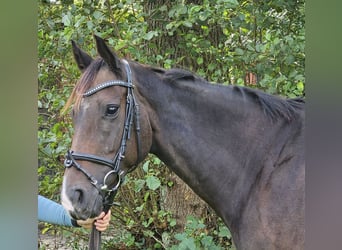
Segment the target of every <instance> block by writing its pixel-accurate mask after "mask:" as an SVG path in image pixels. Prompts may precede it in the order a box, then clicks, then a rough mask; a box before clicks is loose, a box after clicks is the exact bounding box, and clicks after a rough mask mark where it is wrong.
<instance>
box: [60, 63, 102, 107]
mask: <svg viewBox="0 0 342 250" xmlns="http://www.w3.org/2000/svg"><path fill="white" fill-rule="evenodd" d="M104 65H105V61H104V60H103V59H102V58H100V57H99V58H96V59H95V60H93V62H92V63H91V64H90V65H89V66H88V67H87V69H86V70H85V71H84V72H83V74H82V75H81V77H80V79H79V80H78V81H77V83H76V85H75V87H74V89H73V90H72V93H71V95H70V97H69V99H68V101H67V103H66V105H65V107H64V110H66V109H68V108H69V107H70V106H71V105H72V104H73V105H74V106H73V108H74V110H75V111H77V110H78V109H79V107H80V104H81V100H82V97H83V93H85V92H86V91H87V90H88V89H89V88H90V87H91V85H92V84H93V82H94V80H95V78H96V76H97V74H98V73H99V71H100V69H101V68H102V67H103V66H104Z"/></svg>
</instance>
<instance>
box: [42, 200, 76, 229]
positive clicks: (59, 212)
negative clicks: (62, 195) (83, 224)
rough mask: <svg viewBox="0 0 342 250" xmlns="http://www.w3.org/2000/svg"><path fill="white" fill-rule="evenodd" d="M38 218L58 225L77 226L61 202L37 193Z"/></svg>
mask: <svg viewBox="0 0 342 250" xmlns="http://www.w3.org/2000/svg"><path fill="white" fill-rule="evenodd" d="M38 220H39V221H44V222H48V223H51V224H56V225H60V226H70V227H79V225H78V224H77V222H76V221H75V220H73V219H72V218H71V217H70V216H69V214H68V213H67V211H66V210H65V209H64V207H63V206H62V205H61V204H58V203H57V202H54V201H52V200H50V199H47V198H45V197H43V196H41V195H38Z"/></svg>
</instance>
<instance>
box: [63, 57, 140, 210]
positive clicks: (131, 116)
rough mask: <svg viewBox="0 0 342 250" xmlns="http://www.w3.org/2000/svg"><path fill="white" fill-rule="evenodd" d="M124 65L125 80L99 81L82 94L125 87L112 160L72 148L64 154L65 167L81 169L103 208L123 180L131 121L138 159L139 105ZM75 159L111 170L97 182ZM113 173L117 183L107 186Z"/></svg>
mask: <svg viewBox="0 0 342 250" xmlns="http://www.w3.org/2000/svg"><path fill="white" fill-rule="evenodd" d="M122 62H123V63H124V65H125V69H126V75H127V82H124V81H120V80H113V81H108V82H104V83H101V84H99V85H97V86H96V87H94V88H91V89H90V90H88V91H87V92H85V93H84V94H83V97H84V98H85V97H88V96H91V95H93V94H95V93H97V92H98V91H100V90H102V89H105V88H108V87H111V86H122V87H126V88H127V97H126V116H125V124H124V131H123V135H122V138H121V143H120V147H119V150H118V152H117V153H116V155H115V157H114V159H113V160H111V159H106V158H103V157H100V156H96V155H92V154H85V153H78V152H74V151H72V150H68V152H67V154H66V158H65V161H64V166H65V168H71V167H75V168H76V169H77V170H79V171H81V172H82V173H83V174H84V175H85V176H86V177H87V178H88V179H89V181H90V183H91V184H92V185H94V186H95V187H96V189H97V190H98V191H99V193H100V194H101V196H102V198H103V206H104V209H105V210H108V209H109V208H110V206H111V205H112V200H113V199H114V196H115V194H116V193H117V190H118V188H119V187H120V185H121V184H122V182H123V179H124V176H125V174H126V173H125V171H124V170H122V169H121V162H122V160H123V159H124V158H125V151H126V145H127V141H128V140H129V139H130V137H131V130H132V127H133V123H135V129H136V134H137V163H138V162H139V159H140V123H139V105H138V103H137V101H136V99H135V96H134V92H133V88H134V86H133V83H132V72H131V68H130V66H129V64H128V62H127V61H126V60H122ZM77 160H81V161H89V162H93V163H96V164H100V165H104V166H107V167H110V168H111V170H110V171H109V172H108V173H107V174H106V175H105V177H104V178H103V182H102V183H99V182H98V180H96V178H95V177H94V176H93V175H91V174H90V173H89V172H88V171H87V170H86V169H84V168H82V166H81V165H80V164H79V163H78V162H77ZM134 168H135V167H134V166H133V167H132V168H131V169H130V170H129V171H128V172H130V171H132V170H133V169H134ZM112 174H115V175H116V176H117V183H116V185H115V186H114V187H112V188H109V186H108V185H107V179H108V177H109V176H110V175H112Z"/></svg>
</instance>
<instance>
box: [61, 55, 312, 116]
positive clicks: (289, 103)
mask: <svg viewBox="0 0 342 250" xmlns="http://www.w3.org/2000/svg"><path fill="white" fill-rule="evenodd" d="M104 65H105V62H104V60H103V59H102V58H100V57H98V58H96V59H94V60H93V62H92V63H91V64H90V65H89V66H88V67H87V69H86V70H85V71H84V73H83V74H82V76H81V78H80V79H79V80H78V82H77V83H76V85H75V87H74V89H73V91H72V93H71V95H70V97H69V99H68V101H67V103H66V104H65V106H64V108H63V110H62V113H64V112H65V111H66V110H68V108H69V107H70V106H71V105H72V104H74V108H75V110H76V111H77V110H78V108H79V105H80V103H81V99H82V94H83V93H84V92H86V91H87V90H88V89H89V87H90V85H91V84H92V82H93V81H94V79H95V77H96V75H97V74H98V72H99V71H100V69H101V68H102V67H103V66H104ZM149 69H150V70H152V71H155V72H157V73H159V74H162V75H163V80H165V81H167V82H170V83H177V82H179V81H185V82H187V81H188V82H189V83H190V82H191V83H197V84H198V83H204V84H208V85H214V86H221V85H218V84H216V85H215V84H212V83H209V82H208V81H206V80H205V79H203V78H201V77H198V76H196V75H195V74H193V73H191V72H190V71H187V70H183V69H179V68H174V69H170V70H164V69H160V68H152V67H150V68H149ZM221 87H222V86H221ZM233 91H235V92H236V93H237V94H239V95H241V96H242V97H243V98H246V97H248V98H249V99H251V100H252V101H253V102H254V103H255V104H257V105H260V107H261V109H262V110H263V111H264V113H265V115H266V116H268V117H269V118H270V119H271V120H276V119H278V118H284V119H286V120H288V121H290V120H292V118H293V117H294V116H295V115H296V114H297V111H298V110H301V109H303V108H304V103H305V101H304V99H302V98H294V99H284V98H280V97H279V96H274V95H271V94H267V93H265V92H262V91H259V90H256V89H252V88H248V87H240V86H233Z"/></svg>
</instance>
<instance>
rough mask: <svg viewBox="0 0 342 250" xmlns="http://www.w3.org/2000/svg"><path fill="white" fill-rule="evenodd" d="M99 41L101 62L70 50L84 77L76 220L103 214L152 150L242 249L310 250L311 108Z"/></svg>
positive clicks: (74, 164) (73, 179)
mask: <svg viewBox="0 0 342 250" xmlns="http://www.w3.org/2000/svg"><path fill="white" fill-rule="evenodd" d="M95 40H96V45H97V50H98V54H99V57H98V58H96V59H93V58H92V57H90V56H89V55H88V54H87V53H85V52H84V51H82V50H81V49H80V48H78V47H77V45H76V44H75V43H74V42H73V43H72V45H73V52H74V57H75V60H76V62H77V64H78V67H79V69H80V70H81V71H82V75H81V78H80V79H79V81H78V83H77V84H76V86H75V88H74V90H73V93H72V95H71V97H70V99H69V104H71V103H72V105H73V111H72V116H73V123H74V135H73V139H72V145H71V150H69V151H68V154H67V156H66V160H65V166H66V170H65V174H64V180H63V188H62V203H63V205H64V206H65V208H66V209H67V210H68V211H69V212H70V214H71V215H72V216H73V217H74V218H76V219H86V218H90V217H95V216H97V215H98V214H99V213H100V212H101V211H102V209H103V207H104V206H107V205H108V204H109V202H110V200H111V199H113V196H115V193H116V191H117V189H118V188H119V186H120V185H121V183H122V180H123V177H124V176H125V175H126V174H127V173H128V172H130V171H132V170H134V166H136V165H137V164H138V163H139V162H141V161H142V160H143V159H144V158H145V157H146V155H147V154H148V153H153V154H155V155H156V156H157V157H158V158H160V159H161V160H162V161H163V162H164V163H165V164H166V165H167V166H168V167H169V168H170V169H171V170H172V171H174V172H175V173H176V174H177V175H178V176H179V177H180V178H182V179H183V180H184V181H185V182H186V183H187V184H188V185H189V186H190V187H191V188H192V189H193V190H194V191H195V192H196V193H197V194H198V195H199V196H200V197H201V198H202V199H203V200H204V201H206V202H207V203H208V204H209V205H210V206H211V207H212V208H213V209H214V210H215V211H216V213H217V214H218V215H219V216H220V217H221V218H222V219H223V221H224V222H225V223H226V225H227V226H228V227H229V229H230V230H231V233H232V236H233V240H234V242H235V245H236V247H237V249H257V250H259V249H277V250H280V249H291V250H293V249H304V197H305V196H304V183H305V178H304V177H305V172H304V170H305V169H304V167H305V161H304V101H303V100H301V99H283V98H280V97H277V96H273V95H269V94H266V93H264V92H261V91H258V90H254V89H250V88H245V87H239V86H222V85H217V84H210V83H208V82H207V81H205V80H204V79H202V78H200V77H198V76H196V75H194V74H192V73H190V72H188V71H184V70H181V69H171V70H164V69H160V68H154V67H151V66H147V65H142V64H139V63H137V62H133V61H128V60H124V59H120V58H119V57H118V56H117V55H116V54H115V53H114V52H112V51H111V50H110V49H109V47H108V46H107V45H106V43H105V42H104V40H102V39H101V38H99V37H95Z"/></svg>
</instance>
